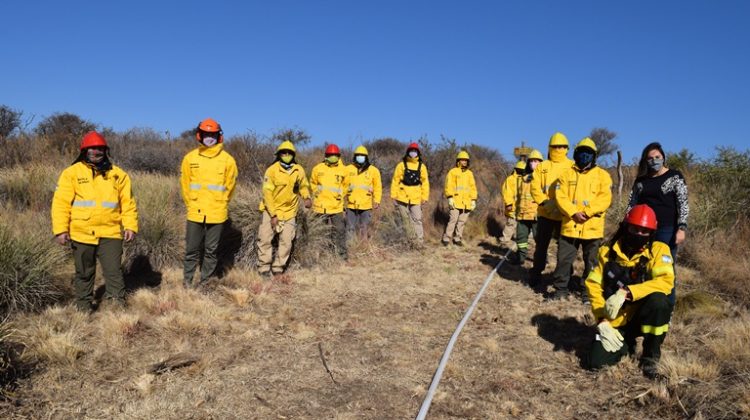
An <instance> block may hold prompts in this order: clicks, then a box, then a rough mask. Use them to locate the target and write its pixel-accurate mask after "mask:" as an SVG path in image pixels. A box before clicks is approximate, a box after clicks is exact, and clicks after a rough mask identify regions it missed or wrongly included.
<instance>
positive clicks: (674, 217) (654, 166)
mask: <svg viewBox="0 0 750 420" xmlns="http://www.w3.org/2000/svg"><path fill="white" fill-rule="evenodd" d="M665 161H666V155H665V154H664V149H662V147H661V144H659V143H656V142H654V143H651V144H649V145H648V146H646V148H644V149H643V153H642V154H641V161H640V163H639V164H638V177H637V178H636V179H635V183H634V184H633V190H632V191H631V192H630V200H629V202H628V208H627V211H630V209H631V208H633V206H635V205H636V204H647V205H648V206H649V207H651V208H652V209H653V210H654V212H656V220H657V223H658V226H657V230H656V233H655V235H654V240H657V241H660V242H664V243H665V244H667V245H669V250H670V251H671V252H672V261H675V260H676V259H677V246H678V245H680V244H681V243H682V242H683V241H684V240H685V231H687V219H688V214H689V212H690V207H689V206H688V191H687V184H686V183H685V178H683V176H682V174H681V173H680V171H677V170H674V169H669V168H667V167H666V166H664V163H665ZM627 211H626V212H627ZM676 284H677V283H676V282H675V285H676ZM669 300H670V302H672V304H674V303H675V291H674V289H672V294H671V295H670V296H669Z"/></svg>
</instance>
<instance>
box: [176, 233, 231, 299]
mask: <svg viewBox="0 0 750 420" xmlns="http://www.w3.org/2000/svg"><path fill="white" fill-rule="evenodd" d="M223 230H224V224H223V223H196V222H191V221H189V220H188V222H187V228H186V230H185V264H184V268H183V275H184V277H183V281H184V283H185V286H186V287H190V286H192V283H193V276H194V275H195V269H196V268H197V267H198V264H199V263H200V266H201V280H200V282H201V283H205V282H206V281H207V280H208V278H209V277H211V275H212V274H213V273H214V271H215V270H216V265H217V264H218V258H217V257H216V250H217V249H218V248H219V239H220V238H221V232H222V231H223ZM201 255H203V261H201Z"/></svg>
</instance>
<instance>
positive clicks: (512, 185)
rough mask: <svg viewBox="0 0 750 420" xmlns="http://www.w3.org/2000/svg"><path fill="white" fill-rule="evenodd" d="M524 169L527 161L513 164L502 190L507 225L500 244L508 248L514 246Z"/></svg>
mask: <svg viewBox="0 0 750 420" xmlns="http://www.w3.org/2000/svg"><path fill="white" fill-rule="evenodd" d="M524 171H526V162H524V161H522V160H519V161H518V162H516V164H515V165H514V166H513V172H511V174H510V175H508V177H507V178H505V181H504V182H503V185H502V187H500V192H501V194H502V196H503V205H504V206H505V207H504V214H505V226H504V227H503V236H502V238H500V245H501V246H503V247H506V248H508V249H510V248H512V247H513V238H514V237H515V234H516V226H517V225H518V221H517V220H516V210H517V209H516V198H517V196H518V186H519V181H520V179H521V177H522V176H523V173H524Z"/></svg>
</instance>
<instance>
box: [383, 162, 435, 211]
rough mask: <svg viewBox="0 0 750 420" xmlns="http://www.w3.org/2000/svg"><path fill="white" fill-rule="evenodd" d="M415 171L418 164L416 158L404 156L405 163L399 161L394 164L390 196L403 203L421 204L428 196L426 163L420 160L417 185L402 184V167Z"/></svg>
mask: <svg viewBox="0 0 750 420" xmlns="http://www.w3.org/2000/svg"><path fill="white" fill-rule="evenodd" d="M405 166H406V167H408V168H409V169H410V170H412V171H416V170H417V168H418V167H419V166H420V165H419V160H418V158H410V157H407V158H406V165H404V162H403V161H401V162H399V163H398V164H397V165H396V169H395V170H394V171H393V179H391V198H392V199H394V200H396V201H399V202H401V203H404V204H422V202H423V201H427V200H428V199H429V198H430V179H429V177H428V174H427V165H425V164H424V162H422V165H421V169H420V170H419V180H420V184H419V185H404V183H403V181H404V172H405V171H404V167H405Z"/></svg>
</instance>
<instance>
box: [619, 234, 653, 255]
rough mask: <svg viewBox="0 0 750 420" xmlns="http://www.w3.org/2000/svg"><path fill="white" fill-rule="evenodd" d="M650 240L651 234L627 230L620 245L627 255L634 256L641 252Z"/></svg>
mask: <svg viewBox="0 0 750 420" xmlns="http://www.w3.org/2000/svg"><path fill="white" fill-rule="evenodd" d="M650 240H651V235H649V236H641V235H634V234H632V233H630V232H625V234H624V235H623V236H622V239H620V247H621V248H622V252H624V253H625V255H628V256H632V255H635V254H636V253H638V252H640V251H641V250H642V249H643V248H644V247H645V246H646V245H647V244H648V242H649V241H650Z"/></svg>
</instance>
